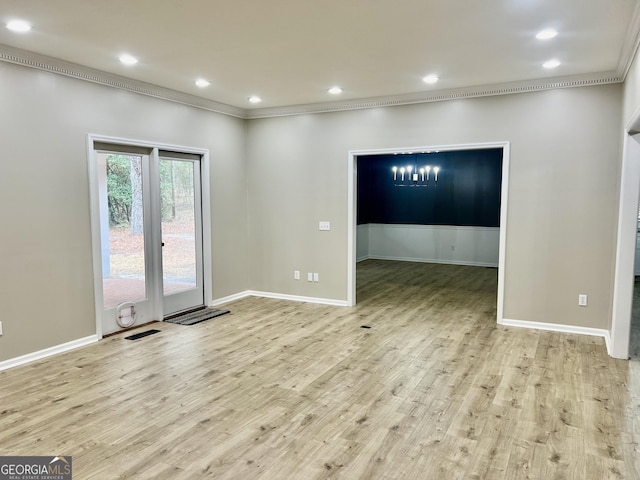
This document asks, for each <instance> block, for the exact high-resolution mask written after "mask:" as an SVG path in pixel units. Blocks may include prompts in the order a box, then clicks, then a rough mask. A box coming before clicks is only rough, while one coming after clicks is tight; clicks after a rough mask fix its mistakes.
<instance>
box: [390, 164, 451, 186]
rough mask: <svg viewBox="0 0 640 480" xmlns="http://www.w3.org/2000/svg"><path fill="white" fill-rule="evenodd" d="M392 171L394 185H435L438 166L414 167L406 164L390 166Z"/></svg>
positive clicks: (438, 170)
mask: <svg viewBox="0 0 640 480" xmlns="http://www.w3.org/2000/svg"><path fill="white" fill-rule="evenodd" d="M391 171H392V172H393V184H394V186H396V187H428V186H436V185H437V183H438V173H439V172H440V167H432V166H431V165H427V166H425V167H420V168H418V167H414V166H412V165H407V166H406V167H396V166H395V165H394V166H393V167H391Z"/></svg>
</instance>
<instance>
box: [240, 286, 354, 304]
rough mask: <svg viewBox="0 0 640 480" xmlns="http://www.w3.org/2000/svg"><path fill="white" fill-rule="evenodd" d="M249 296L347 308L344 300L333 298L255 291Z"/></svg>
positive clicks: (251, 291)
mask: <svg viewBox="0 0 640 480" xmlns="http://www.w3.org/2000/svg"><path fill="white" fill-rule="evenodd" d="M248 293H249V295H251V296H253V297H263V298H276V299H278V300H289V301H292V302H307V303H317V304H319V305H333V306H336V307H348V306H349V305H348V304H347V302H346V301H345V300H335V299H333V298H319V297H303V296H300V295H288V294H286V293H273V292H259V291H256V290H249V291H248Z"/></svg>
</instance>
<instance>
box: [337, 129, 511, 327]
mask: <svg viewBox="0 0 640 480" xmlns="http://www.w3.org/2000/svg"><path fill="white" fill-rule="evenodd" d="M485 149H497V150H500V152H501V172H500V173H501V185H500V186H499V187H497V188H498V190H499V197H500V206H499V232H483V233H488V234H489V237H491V236H497V237H498V243H499V246H498V252H497V258H496V259H495V260H494V262H497V266H498V290H497V308H496V311H497V320H498V323H502V319H503V308H504V305H503V298H504V265H505V246H506V231H507V228H506V227H507V225H506V221H507V205H508V199H507V194H508V179H509V143H508V142H496V143H483V144H465V145H439V146H426V147H425V146H421V147H408V148H400V149H397V148H396V149H381V150H358V151H351V152H349V209H348V212H349V215H348V226H349V229H348V274H347V275H348V292H347V304H348V305H350V306H353V305H355V304H356V262H357V261H358V260H359V258H358V243H360V252H362V245H363V243H365V242H364V241H363V238H362V237H363V235H362V232H358V225H357V223H358V219H357V212H358V180H359V176H358V158H359V157H365V156H372V155H374V156H378V155H380V156H394V155H397V156H398V157H405V158H410V157H412V156H414V155H415V152H424V153H427V152H436V151H437V152H443V153H445V154H446V153H451V152H456V151H461V152H464V151H468V150H485ZM405 163H406V162H405ZM413 163H417V162H413V161H412V162H409V164H410V165H411V166H412V167H413V169H412V171H411V172H409V171H408V168H405V171H404V172H403V173H404V175H405V176H406V178H405V183H404V184H403V183H402V182H401V180H402V179H401V175H402V173H401V172H400V169H399V168H400V164H401V162H400V163H398V169H397V170H395V171H393V170H392V167H390V168H388V170H389V171H388V172H387V173H388V177H389V178H388V181H389V182H393V181H394V180H395V181H396V183H399V185H397V186H398V187H402V186H403V185H404V186H406V187H407V188H406V189H405V191H406V192H407V193H408V192H409V191H410V190H411V189H412V188H413V189H414V190H415V191H416V192H417V191H418V190H419V189H420V188H421V185H423V187H424V190H423V191H424V192H427V191H428V190H429V188H436V187H435V184H434V183H431V184H429V183H428V181H427V180H426V175H427V171H426V168H425V167H424V166H423V165H422V163H424V162H419V163H420V165H418V170H417V171H416V169H415V168H416V167H415V166H413ZM433 166H438V165H431V167H432V168H433ZM386 167H387V165H385V166H384V168H386ZM440 167H441V168H442V166H440ZM420 168H423V170H420ZM437 173H438V174H439V175H440V178H439V181H443V179H444V177H443V175H445V170H444V169H441V170H439V171H438V172H437ZM449 174H451V172H449ZM394 175H395V176H396V178H395V179H394V178H393V176H394ZM409 175H411V176H410V177H409ZM414 175H415V177H414ZM430 175H431V181H432V182H434V180H435V178H434V176H433V175H434V170H433V169H432V170H430ZM423 177H424V178H423ZM429 185H431V187H430V186H429ZM407 208H412V206H411V205H407ZM431 215H432V216H433V215H436V213H435V212H433V211H432V212H431ZM376 228H377V227H376ZM361 230H362V228H361ZM414 233H415V232H409V235H413V234H414ZM431 233H432V232H428V234H431ZM441 233H442V232H436V233H435V235H440V234H441ZM359 234H360V235H359ZM367 234H369V235H370V234H371V232H366V233H365V234H364V236H365V237H366V235H367ZM399 234H400V235H401V236H402V235H406V234H407V232H404V231H403V232H399ZM420 235H422V233H421V234H420ZM382 238H384V239H388V238H389V236H388V232H387V233H384V232H383V234H382ZM366 242H369V239H367V240H366ZM447 247H449V248H450V245H447ZM454 248H455V247H454ZM451 253H452V251H451V250H449V251H448V252H446V255H449V256H451ZM378 256H379V255H378ZM407 256H409V257H410V256H411V255H404V257H407ZM361 259H362V256H360V260H361ZM403 260H411V258H403ZM443 263H444V262H443ZM477 263H478V264H479V265H480V264H483V263H487V262H482V261H478V262H477ZM485 266H489V265H485Z"/></svg>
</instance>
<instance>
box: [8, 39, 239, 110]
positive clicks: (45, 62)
mask: <svg viewBox="0 0 640 480" xmlns="http://www.w3.org/2000/svg"><path fill="white" fill-rule="evenodd" d="M0 61H4V62H8V63H15V64H17V65H22V66H25V67H30V68H35V69H38V70H44V71H46V72H51V73H57V74H58V75H64V76H66V77H71V78H76V79H78V80H84V81H87V82H92V83H98V84H100V85H106V86H108V87H114V88H119V89H121V90H128V91H130V92H134V93H139V94H141V95H147V96H149V97H156V98H161V99H164V100H169V101H171V102H176V103H181V104H183V105H189V106H191V107H196V108H202V109H204V110H209V111H212V112H218V113H223V114H225V115H230V116H233V117H239V118H245V117H246V110H244V109H242V108H238V107H234V106H232V105H226V104H224V103H219V102H214V101H213V100H208V99H206V98H202V97H197V96H195V95H190V94H188V93H182V92H178V91H176V90H171V89H169V88H164V87H159V86H157V85H153V84H151V83H146V82H140V81H138V80H133V79H131V78H126V77H121V76H119V75H114V74H112V73H107V72H104V71H102V70H96V69H93V68H89V67H85V66H83V65H78V64H76V63H71V62H66V61H64V60H60V59H57V58H53V57H48V56H46V55H40V54H38V53H34V52H29V51H27V50H21V49H18V48H14V47H10V46H8V45H0Z"/></svg>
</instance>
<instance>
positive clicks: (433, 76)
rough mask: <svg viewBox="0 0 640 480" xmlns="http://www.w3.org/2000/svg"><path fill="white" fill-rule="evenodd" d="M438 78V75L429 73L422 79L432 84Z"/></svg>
mask: <svg viewBox="0 0 640 480" xmlns="http://www.w3.org/2000/svg"><path fill="white" fill-rule="evenodd" d="M438 80H439V78H438V76H437V75H427V76H426V77H424V78H423V79H422V81H423V82H424V83H430V84H433V83H436V82H437V81H438Z"/></svg>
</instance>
